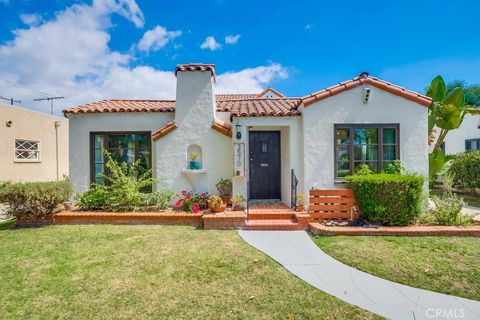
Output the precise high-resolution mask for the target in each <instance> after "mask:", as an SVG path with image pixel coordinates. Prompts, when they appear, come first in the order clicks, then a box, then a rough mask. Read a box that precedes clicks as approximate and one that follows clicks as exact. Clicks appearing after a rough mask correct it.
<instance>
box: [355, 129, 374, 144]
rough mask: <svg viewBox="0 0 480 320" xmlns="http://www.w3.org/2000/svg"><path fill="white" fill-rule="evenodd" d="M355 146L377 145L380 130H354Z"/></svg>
mask: <svg viewBox="0 0 480 320" xmlns="http://www.w3.org/2000/svg"><path fill="white" fill-rule="evenodd" d="M354 141H355V144H377V143H378V129H377V128H356V129H355V130H354Z"/></svg>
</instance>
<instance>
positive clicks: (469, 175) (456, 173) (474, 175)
mask: <svg viewBox="0 0 480 320" xmlns="http://www.w3.org/2000/svg"><path fill="white" fill-rule="evenodd" d="M479 168H480V150H477V151H470V152H464V153H460V154H458V155H457V156H456V157H455V158H454V159H453V161H452V164H451V165H450V168H449V169H448V171H447V174H449V175H451V176H452V179H453V186H455V187H457V188H459V189H460V190H464V189H470V190H475V189H476V188H480V169H479Z"/></svg>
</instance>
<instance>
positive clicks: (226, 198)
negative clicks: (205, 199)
mask: <svg viewBox="0 0 480 320" xmlns="http://www.w3.org/2000/svg"><path fill="white" fill-rule="evenodd" d="M215 186H216V187H217V190H218V193H220V198H222V200H223V202H224V203H225V204H228V203H229V202H230V197H231V196H232V181H231V180H229V179H220V181H218V183H217V184H216V185H215Z"/></svg>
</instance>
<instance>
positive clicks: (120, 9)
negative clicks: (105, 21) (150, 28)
mask: <svg viewBox="0 0 480 320" xmlns="http://www.w3.org/2000/svg"><path fill="white" fill-rule="evenodd" d="M92 7H93V9H94V10H95V11H96V12H98V13H99V14H109V13H112V12H114V13H117V14H119V15H121V16H122V17H124V18H126V19H127V20H130V21H131V22H133V24H134V25H135V26H136V27H137V28H142V27H143V25H144V24H145V18H144V17H143V12H142V10H140V7H139V6H138V5H137V3H136V1H135V0H93V4H92Z"/></svg>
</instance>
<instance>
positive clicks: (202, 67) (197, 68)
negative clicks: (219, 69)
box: [175, 63, 216, 82]
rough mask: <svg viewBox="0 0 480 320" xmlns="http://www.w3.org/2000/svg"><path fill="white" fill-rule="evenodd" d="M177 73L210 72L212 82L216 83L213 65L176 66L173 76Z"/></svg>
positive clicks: (191, 64)
mask: <svg viewBox="0 0 480 320" xmlns="http://www.w3.org/2000/svg"><path fill="white" fill-rule="evenodd" d="M178 71H210V72H211V73H212V77H213V82H215V81H216V78H215V65H214V64H205V63H190V64H177V67H176V68H175V76H176V75H177V72H178Z"/></svg>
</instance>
